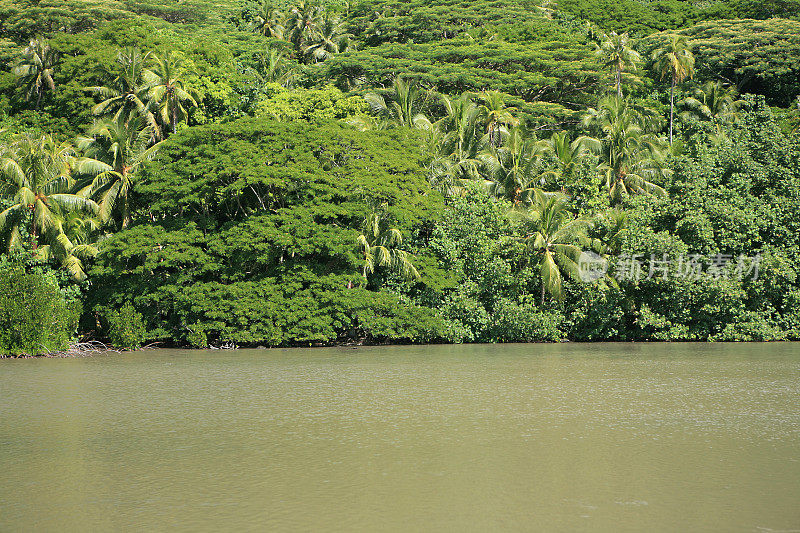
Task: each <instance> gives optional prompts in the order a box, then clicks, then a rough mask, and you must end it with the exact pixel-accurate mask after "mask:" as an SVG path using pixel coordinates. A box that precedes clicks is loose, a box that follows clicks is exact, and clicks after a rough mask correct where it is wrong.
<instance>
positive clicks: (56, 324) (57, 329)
mask: <svg viewBox="0 0 800 533" xmlns="http://www.w3.org/2000/svg"><path fill="white" fill-rule="evenodd" d="M79 314H80V311H79V306H78V305H76V304H75V303H73V304H67V303H66V302H65V300H64V297H63V295H62V294H61V292H60V291H59V289H58V286H57V285H56V284H55V282H54V281H52V280H48V279H46V278H45V276H43V275H42V274H40V273H37V272H30V273H29V272H26V271H25V270H24V269H23V268H22V267H20V266H15V265H13V264H11V265H10V264H0V355H44V354H49V353H53V352H58V351H62V350H66V349H67V348H68V347H69V342H70V340H71V339H72V337H73V335H74V333H75V328H76V326H77V319H78V316H79Z"/></svg>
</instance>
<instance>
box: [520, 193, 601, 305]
mask: <svg viewBox="0 0 800 533" xmlns="http://www.w3.org/2000/svg"><path fill="white" fill-rule="evenodd" d="M510 215H511V217H512V219H516V220H518V221H519V223H520V225H521V229H522V231H523V233H524V236H523V237H522V240H523V241H524V242H525V244H526V248H527V251H528V254H529V261H530V262H531V263H533V264H535V265H536V266H537V267H538V268H539V274H540V276H541V278H542V300H541V302H542V305H544V302H545V296H546V295H547V294H549V295H550V296H551V297H554V298H556V299H559V300H560V299H562V298H563V295H564V290H563V278H564V277H570V278H574V279H576V278H577V277H578V268H579V264H578V262H579V260H580V255H581V253H582V250H581V248H580V246H579V245H578V243H579V242H580V241H582V240H583V239H585V235H586V227H587V222H586V221H585V220H583V219H580V218H575V217H574V216H573V215H572V213H570V211H569V200H568V198H567V196H565V195H563V194H561V193H545V192H542V191H540V190H538V189H537V190H536V191H535V193H534V195H533V198H532V203H531V205H530V206H528V207H527V208H526V209H523V210H519V209H515V210H512V211H511V213H510Z"/></svg>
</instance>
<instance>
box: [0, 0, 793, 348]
mask: <svg viewBox="0 0 800 533" xmlns="http://www.w3.org/2000/svg"><path fill="white" fill-rule="evenodd" d="M799 17H800V3H798V1H797V0H769V1H766V2H754V1H751V0H721V1H718V2H714V3H694V2H688V1H684V0H655V1H653V2H639V1H637V0H620V1H615V2H608V1H599V2H587V1H586V0H565V1H563V2H558V3H557V4H556V3H553V2H549V1H547V0H545V1H542V2H538V1H534V0H480V1H477V2H462V1H456V0H430V1H422V0H412V1H411V2H399V1H396V0H361V1H357V2H352V3H350V2H344V1H342V2H338V1H329V2H321V3H315V2H305V1H299V0H298V1H296V2H295V1H290V0H278V1H275V2H272V3H270V2H260V1H256V0H244V1H242V2H237V1H235V0H228V1H221V2H218V3H211V2H205V1H200V0H189V1H181V2H174V1H172V0H170V1H164V2H148V1H146V0H142V1H139V0H131V1H125V2H117V1H114V0H98V1H94V0H48V1H47V2H28V1H24V0H0V237H2V245H3V248H2V250H0V259H2V260H3V261H5V263H3V264H6V263H8V264H13V265H14V266H13V267H8V268H9V269H7V270H6V271H4V272H6V273H7V274H8V275H6V274H5V273H4V274H3V276H4V278H3V280H0V283H2V282H4V280H5V279H6V278H8V279H10V278H9V276H11V277H14V279H20V280H23V284H35V283H39V285H37V287H39V286H41V287H43V286H44V285H41V284H42V283H45V282H44V281H42V280H41V276H42V275H44V276H45V277H48V276H49V277H53V278H54V279H58V280H59V283H57V284H56V285H58V288H52V287H54V286H55V285H53V284H50V285H47V283H45V285H47V286H48V287H51V289H47V290H44V289H43V290H41V291H39V292H41V298H43V300H41V301H39V300H37V301H36V305H37V306H41V307H42V308H43V309H49V310H51V311H52V310H54V311H52V312H51V315H52V317H53V318H54V319H55V320H56V322H57V324H55V325H53V324H45V325H42V324H44V323H43V322H41V320H40V318H41V317H40V318H35V316H38V315H31V316H32V318H31V320H33V321H34V322H35V321H36V320H39V322H36V324H38V325H36V324H34V322H31V325H30V326H25V328H23V329H26V330H29V332H27V333H24V335H30V336H29V337H25V338H23V337H19V338H16V337H15V338H14V339H11V337H8V335H10V334H6V337H8V338H6V337H3V338H2V339H0V340H2V342H0V352H4V351H5V352H9V351H10V352H12V353H20V352H25V353H34V352H37V353H38V352H42V351H43V352H47V351H54V350H60V349H62V348H63V347H64V346H65V344H66V343H67V342H68V340H69V339H70V338H71V337H72V336H73V333H74V332H75V331H74V329H75V328H74V327H73V326H72V325H71V324H72V322H70V320H72V318H71V316H72V315H70V314H69V313H70V312H71V311H69V310H70V309H72V308H73V304H72V302H76V301H80V302H82V304H83V309H84V312H83V315H82V318H81V323H80V326H81V327H80V332H81V334H83V335H86V336H90V337H96V338H101V339H107V340H109V341H110V342H112V343H113V344H114V345H116V346H120V347H125V348H136V347H140V346H142V345H144V344H148V343H153V342H158V343H166V344H174V345H191V346H197V347H204V346H232V345H252V346H258V345H263V346H278V345H309V344H330V343H351V342H352V343H360V342H371V343H379V342H511V341H561V340H586V341H593V340H783V339H798V338H800V276H799V275H800V266H798V265H800V263H799V262H800V223H798V218H799V217H798V216H797V215H798V210H800V163H798V161H800V133H799V132H800V81H798V80H800V22H798V18H799ZM770 106H772V107H770ZM22 258H24V259H22ZM587 265H588V266H587ZM589 267H591V268H600V270H599V271H597V272H599V274H598V275H597V276H595V277H591V278H586V277H585V275H586V272H587V271H586V270H585V269H586V268H589ZM4 268H5V267H4ZM593 272H594V271H593ZM42 273H44V274H42ZM37 276H38V277H37ZM48 279H49V278H48ZM69 279H71V281H67V280H69ZM36 280H38V281H36ZM0 286H2V287H5V289H4V290H6V291H11V290H12V288H13V287H12V286H11V285H9V284H8V283H6V285H0ZM30 286H31V287H33V285H30ZM53 291H55V292H53ZM9 294H11V293H10V292H9ZM14 294H17V293H14ZM59 294H62V295H63V296H62V297H61V300H58V298H55V297H56V296H58V295H59ZM12 296H13V295H12ZM17 296H19V295H17ZM17 296H14V297H7V298H6V299H5V300H2V301H3V302H4V303H3V305H5V306H6V307H7V309H11V310H10V311H3V312H5V313H6V314H7V316H8V317H11V318H8V320H22V318H23V316H22V315H23V314H24V313H23V314H21V312H20V311H19V309H20V308H12V307H8V306H10V305H11V303H9V302H19V301H21V300H19V298H17ZM37 297H39V296H37ZM53 298H55V300H54V299H53ZM47 302H50V303H47ZM53 302H56V303H53ZM58 302H61V303H58ZM64 302H70V303H69V304H66V303H64ZM26 305H27V304H26ZM59 305H61V306H62V307H58V306H59ZM48 306H50V307H48ZM59 313H60V314H59ZM3 316H6V315H3ZM59 317H60V318H59ZM45 326H46V327H45ZM48 328H49V329H48ZM45 330H47V331H49V333H47V332H46V331H45ZM47 335H51V337H47ZM45 337H47V340H46V342H45V340H41V339H43V338H45ZM3 343H5V344H3ZM34 344H35V346H34Z"/></svg>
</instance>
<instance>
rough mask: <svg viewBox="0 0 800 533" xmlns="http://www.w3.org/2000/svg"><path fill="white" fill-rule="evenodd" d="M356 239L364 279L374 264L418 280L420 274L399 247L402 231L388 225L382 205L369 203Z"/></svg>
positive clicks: (407, 254) (408, 278)
mask: <svg viewBox="0 0 800 533" xmlns="http://www.w3.org/2000/svg"><path fill="white" fill-rule="evenodd" d="M357 242H358V245H359V247H360V248H361V252H362V253H363V256H364V268H363V269H362V272H361V273H362V275H363V276H364V279H367V277H368V276H369V275H370V274H372V273H373V272H375V269H376V268H378V267H381V268H386V269H387V270H388V271H389V272H391V273H395V274H399V275H400V276H402V277H403V278H405V279H407V280H414V281H416V280H419V279H420V275H419V272H418V271H417V269H416V267H414V265H413V264H412V263H411V258H412V256H411V254H409V253H408V252H406V251H405V250H401V249H400V248H399V246H401V245H402V244H403V234H402V233H400V230H399V229H397V228H392V227H389V218H388V216H387V213H386V204H382V205H380V206H377V207H376V206H374V205H371V206H370V210H369V213H368V214H367V216H366V217H365V219H364V223H363V225H362V234H361V235H359V236H358V238H357Z"/></svg>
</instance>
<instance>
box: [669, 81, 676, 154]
mask: <svg viewBox="0 0 800 533" xmlns="http://www.w3.org/2000/svg"><path fill="white" fill-rule="evenodd" d="M674 111H675V77H674V76H673V77H672V86H671V87H670V88H669V145H670V146H672V120H673V115H674Z"/></svg>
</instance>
